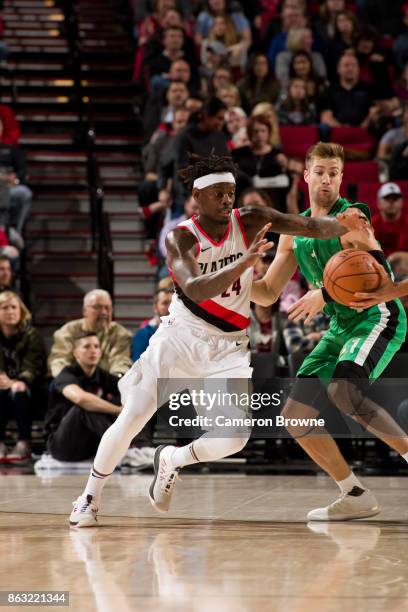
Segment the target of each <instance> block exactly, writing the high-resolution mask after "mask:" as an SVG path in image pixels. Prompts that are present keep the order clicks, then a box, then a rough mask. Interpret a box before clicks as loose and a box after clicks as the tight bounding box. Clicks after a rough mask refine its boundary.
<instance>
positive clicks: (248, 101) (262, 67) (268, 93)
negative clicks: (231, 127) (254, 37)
mask: <svg viewBox="0 0 408 612" xmlns="http://www.w3.org/2000/svg"><path fill="white" fill-rule="evenodd" d="M238 89H239V92H240V94H241V99H242V106H243V108H244V109H245V110H246V111H247V112H250V111H251V109H252V108H253V107H254V106H255V105H256V104H258V102H265V101H268V102H271V103H272V104H275V102H276V101H277V99H278V95H279V89H280V87H279V83H278V81H277V80H276V78H275V77H274V76H273V74H272V73H271V72H270V71H269V64H268V58H267V57H266V55H264V54H263V53H257V54H256V55H254V57H253V58H252V60H251V61H250V62H249V64H248V65H247V68H246V71H245V74H244V77H243V78H242V79H241V80H240V81H239V82H238Z"/></svg>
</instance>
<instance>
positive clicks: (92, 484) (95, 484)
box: [83, 466, 110, 506]
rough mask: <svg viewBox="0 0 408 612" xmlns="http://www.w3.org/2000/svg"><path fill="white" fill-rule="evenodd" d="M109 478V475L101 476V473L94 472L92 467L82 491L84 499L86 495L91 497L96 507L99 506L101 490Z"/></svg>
mask: <svg viewBox="0 0 408 612" xmlns="http://www.w3.org/2000/svg"><path fill="white" fill-rule="evenodd" d="M109 476H110V474H101V472H98V471H97V470H95V468H94V466H92V469H91V473H90V474H89V478H88V482H87V483H86V487H85V489H84V493H83V495H84V497H85V496H86V495H92V497H93V501H94V502H95V504H96V505H97V506H99V502H100V499H101V494H102V489H103V487H104V486H105V481H106V480H107V478H108V477H109Z"/></svg>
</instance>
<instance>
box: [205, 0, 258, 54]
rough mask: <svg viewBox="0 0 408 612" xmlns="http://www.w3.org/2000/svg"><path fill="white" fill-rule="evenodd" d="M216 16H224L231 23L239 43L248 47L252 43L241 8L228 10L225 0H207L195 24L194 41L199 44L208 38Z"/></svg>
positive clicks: (248, 27)
mask: <svg viewBox="0 0 408 612" xmlns="http://www.w3.org/2000/svg"><path fill="white" fill-rule="evenodd" d="M217 17H224V19H225V20H226V22H227V23H232V24H233V26H234V28H235V31H236V33H237V35H238V37H239V43H241V44H242V45H243V46H245V48H246V49H249V47H250V46H251V43H252V35H251V28H250V25H249V22H248V20H247V18H246V17H245V15H244V14H243V13H242V11H241V10H234V9H233V10H232V11H228V9H227V2H226V0H207V2H206V7H205V9H204V10H203V11H201V12H200V13H199V14H198V16H197V20H196V24H195V42H196V44H197V45H201V44H202V42H203V40H204V39H205V38H208V36H209V34H210V32H211V28H212V27H213V25H214V21H215V19H216V18H217Z"/></svg>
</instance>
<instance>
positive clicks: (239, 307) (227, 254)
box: [70, 155, 365, 527]
mask: <svg viewBox="0 0 408 612" xmlns="http://www.w3.org/2000/svg"><path fill="white" fill-rule="evenodd" d="M195 157H196V161H195V163H193V164H192V165H191V166H188V168H186V169H185V170H183V171H181V172H180V176H181V177H182V178H183V179H184V180H185V181H186V182H187V183H188V184H189V186H190V188H191V187H192V193H193V197H194V198H195V200H196V201H197V204H198V210H199V214H198V216H196V217H194V218H192V219H190V220H188V221H183V222H182V223H180V225H179V226H178V227H176V228H175V229H174V230H172V231H171V232H169V234H168V235H167V238H166V246H167V253H168V255H167V263H168V267H169V270H170V271H171V274H172V277H173V279H174V282H175V287H176V291H175V293H174V295H173V299H172V303H171V305H170V309H169V316H168V317H163V318H162V322H161V325H160V327H159V329H158V330H157V332H156V333H155V334H154V335H153V337H152V338H151V340H150V344H149V347H148V348H147V350H146V351H145V352H144V353H143V355H142V356H141V357H140V359H139V360H138V361H137V362H136V363H135V364H134V365H133V366H132V368H131V369H130V370H129V371H128V372H127V374H126V375H125V376H124V377H123V378H122V379H121V380H120V382H119V389H120V392H121V395H122V405H123V409H122V411H121V413H120V415H119V417H118V418H117V420H116V421H115V423H114V424H113V425H112V426H111V427H110V428H109V429H108V430H107V431H106V432H105V434H104V436H103V438H102V440H101V442H100V445H99V449H98V452H97V454H96V457H95V461H94V465H93V468H92V470H91V474H90V477H89V480H88V482H87V484H86V487H85V489H84V491H83V493H82V495H80V497H78V499H77V500H76V501H75V502H74V504H73V505H74V508H73V511H72V513H71V516H70V524H71V525H73V526H77V527H85V526H94V525H96V524H97V511H98V507H99V504H100V497H101V493H102V488H103V486H104V484H105V483H106V481H107V479H108V476H109V475H110V474H111V473H112V472H113V471H114V469H115V467H116V465H117V464H118V463H119V462H120V460H121V459H122V457H123V456H124V454H125V452H126V450H127V448H128V447H129V444H130V442H131V440H132V438H133V437H134V436H135V435H136V434H137V433H138V432H139V431H140V430H141V429H142V427H143V426H144V425H145V423H147V421H148V420H149V419H150V418H151V417H152V415H153V414H154V412H155V411H156V410H157V407H158V406H157V397H156V384H157V379H158V378H162V379H163V378H164V379H174V378H178V379H182V378H196V379H197V378H204V379H208V378H223V379H234V378H238V379H242V378H245V379H249V378H250V377H251V374H252V368H251V367H250V365H249V351H248V349H247V344H248V341H247V336H246V328H247V326H248V324H249V308H250V292H251V286H252V276H253V272H252V268H253V265H254V264H255V262H256V261H257V259H258V258H259V257H262V256H263V253H264V252H265V251H266V250H267V249H268V248H270V246H271V243H268V242H267V241H266V239H265V238H264V236H265V234H266V232H267V231H268V229H269V228H270V227H271V224H272V226H273V231H274V232H277V233H286V234H294V235H302V236H311V237H320V238H322V239H324V238H330V237H334V236H341V235H343V234H345V233H347V232H348V231H350V229H352V228H355V227H363V226H364V224H365V220H364V219H363V218H361V217H362V215H361V216H360V213H359V212H358V211H356V214H355V215H351V216H350V215H349V216H348V217H345V216H339V219H338V220H337V219H336V218H333V217H331V218H330V217H318V218H317V217H316V218H315V217H313V218H311V217H301V216H298V215H286V214H282V213H280V212H278V211H276V210H274V209H270V208H264V207H262V208H256V207H248V208H245V209H240V210H233V204H234V199H235V165H234V163H233V161H232V159H231V158H229V157H221V158H220V157H217V156H215V155H211V156H210V157H209V158H205V159H204V158H203V159H201V158H198V157H197V156H195ZM193 159H194V158H192V160H193ZM265 224H266V225H265ZM248 436H249V433H245V432H239V433H237V434H236V435H235V436H234V437H229V438H216V437H214V436H213V437H211V435H209V434H208V432H207V433H205V434H204V435H203V436H201V437H200V438H198V439H197V440H195V441H194V442H192V443H191V444H188V445H186V446H183V447H179V448H176V447H175V446H170V445H169V446H160V447H158V448H157V450H156V454H155V458H154V470H155V475H154V478H153V481H152V484H151V486H150V490H149V497H150V501H151V503H152V504H153V506H154V507H155V509H156V510H158V511H160V512H166V511H167V510H168V508H169V505H170V500H171V496H172V492H173V488H174V484H175V481H176V478H177V475H178V472H179V470H180V468H182V467H184V466H186V465H190V464H193V463H198V462H204V461H215V460H217V459H221V458H223V457H226V456H228V455H232V454H235V453H237V452H239V451H240V450H241V449H242V448H243V447H244V446H245V444H246V442H247V440H248Z"/></svg>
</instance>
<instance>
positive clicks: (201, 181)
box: [193, 172, 235, 189]
mask: <svg viewBox="0 0 408 612" xmlns="http://www.w3.org/2000/svg"><path fill="white" fill-rule="evenodd" d="M217 183H232V184H233V185H235V178H234V175H233V174H232V172H219V173H218V174H215V173H213V174H206V175H205V176H200V178H197V179H195V181H194V183H193V187H195V188H196V189H204V188H205V187H210V185H216V184H217Z"/></svg>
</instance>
